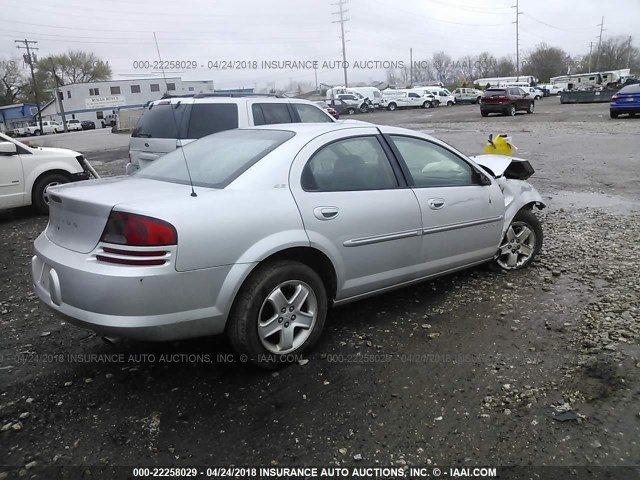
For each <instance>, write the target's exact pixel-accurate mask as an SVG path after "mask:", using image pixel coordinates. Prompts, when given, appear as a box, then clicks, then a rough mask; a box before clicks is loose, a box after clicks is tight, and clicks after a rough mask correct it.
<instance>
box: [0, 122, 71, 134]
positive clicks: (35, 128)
mask: <svg viewBox="0 0 640 480" xmlns="http://www.w3.org/2000/svg"><path fill="white" fill-rule="evenodd" d="M56 129H57V130H61V131H64V127H63V126H62V125H61V124H59V123H58V122H52V121H50V120H47V121H44V122H42V130H40V124H39V123H30V124H29V125H28V126H26V127H22V128H16V129H15V130H14V131H13V132H14V133H15V135H16V136H17V137H30V136H32V135H36V136H38V135H43V134H46V133H57V132H56Z"/></svg>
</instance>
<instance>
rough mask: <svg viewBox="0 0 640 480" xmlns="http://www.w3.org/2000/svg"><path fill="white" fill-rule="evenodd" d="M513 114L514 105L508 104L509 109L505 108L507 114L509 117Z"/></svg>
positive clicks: (514, 111)
mask: <svg viewBox="0 0 640 480" xmlns="http://www.w3.org/2000/svg"><path fill="white" fill-rule="evenodd" d="M515 114H516V106H515V105H510V106H509V109H508V110H507V115H509V116H510V117H513V116H514V115H515Z"/></svg>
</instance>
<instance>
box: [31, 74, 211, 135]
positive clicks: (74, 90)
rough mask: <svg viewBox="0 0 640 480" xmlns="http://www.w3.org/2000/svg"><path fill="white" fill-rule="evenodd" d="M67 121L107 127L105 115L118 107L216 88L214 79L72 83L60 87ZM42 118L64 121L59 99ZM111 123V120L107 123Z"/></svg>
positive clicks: (130, 107) (139, 79)
mask: <svg viewBox="0 0 640 480" xmlns="http://www.w3.org/2000/svg"><path fill="white" fill-rule="evenodd" d="M59 91H60V93H61V94H62V97H63V99H62V104H63V106H64V112H65V116H66V119H67V120H71V119H77V120H81V121H82V120H92V121H94V122H95V124H96V127H98V128H99V127H101V126H104V124H105V118H107V117H108V116H109V115H117V114H118V111H119V110H125V109H137V108H142V107H144V106H145V105H146V104H147V102H150V101H153V100H159V99H160V98H162V96H163V95H164V94H165V93H168V94H173V95H184V94H189V93H194V94H198V93H208V92H212V91H213V81H212V80H205V81H183V80H182V79H181V78H180V77H171V78H167V79H166V82H165V79H164V78H158V77H155V78H137V79H126V80H108V81H103V82H86V83H73V84H69V85H64V86H62V87H60V88H59ZM42 118H43V120H55V121H62V115H61V112H60V105H59V102H56V101H51V102H49V103H48V104H47V105H46V106H45V107H44V109H43V110H42ZM107 123H108V122H107Z"/></svg>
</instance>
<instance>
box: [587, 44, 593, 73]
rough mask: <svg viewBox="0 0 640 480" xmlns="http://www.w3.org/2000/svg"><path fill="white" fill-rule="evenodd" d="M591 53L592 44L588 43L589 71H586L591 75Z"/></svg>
mask: <svg viewBox="0 0 640 480" xmlns="http://www.w3.org/2000/svg"><path fill="white" fill-rule="evenodd" d="M592 52H593V42H590V43H589V69H588V70H587V73H591V54H592Z"/></svg>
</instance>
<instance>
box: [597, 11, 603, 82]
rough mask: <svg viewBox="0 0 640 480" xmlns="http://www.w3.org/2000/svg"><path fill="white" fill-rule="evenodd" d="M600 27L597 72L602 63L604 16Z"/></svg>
mask: <svg viewBox="0 0 640 480" xmlns="http://www.w3.org/2000/svg"><path fill="white" fill-rule="evenodd" d="M598 27H600V36H599V38H598V55H597V56H596V72H597V71H598V67H599V65H600V47H601V46H602V32H604V17H602V21H601V22H600V24H599V25H598Z"/></svg>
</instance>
